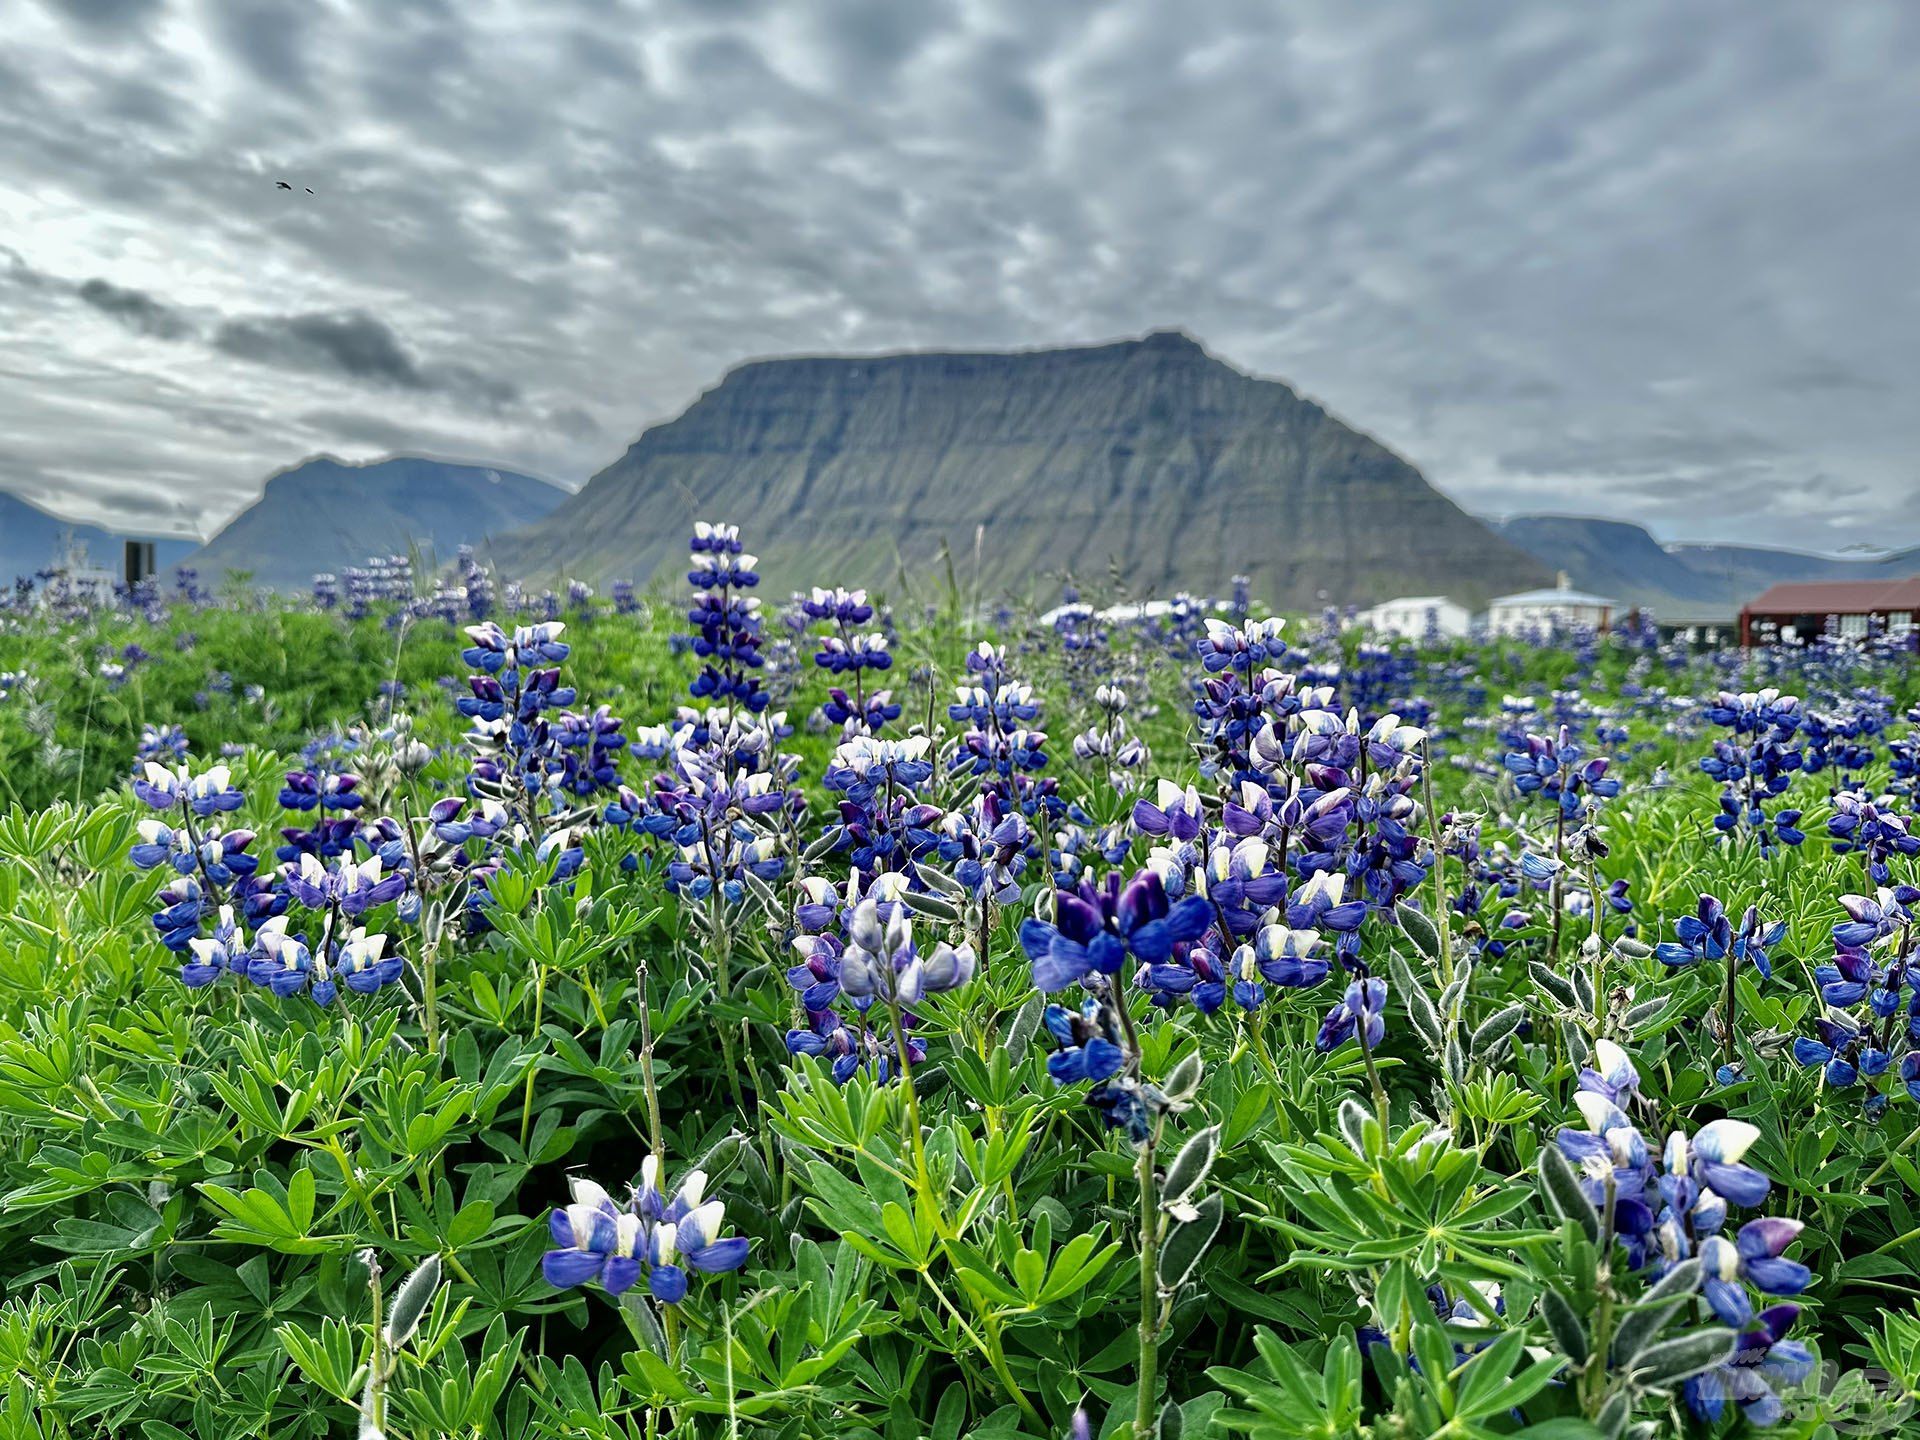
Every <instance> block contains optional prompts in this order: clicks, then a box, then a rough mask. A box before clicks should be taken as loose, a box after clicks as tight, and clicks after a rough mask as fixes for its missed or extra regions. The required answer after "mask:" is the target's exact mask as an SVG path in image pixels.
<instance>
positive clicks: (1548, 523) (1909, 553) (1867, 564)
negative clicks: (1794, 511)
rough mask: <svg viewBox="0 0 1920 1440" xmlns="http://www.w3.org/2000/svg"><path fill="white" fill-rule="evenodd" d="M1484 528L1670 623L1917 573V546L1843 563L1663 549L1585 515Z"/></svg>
mask: <svg viewBox="0 0 1920 1440" xmlns="http://www.w3.org/2000/svg"><path fill="white" fill-rule="evenodd" d="M1487 523H1488V524H1489V525H1490V526H1491V527H1492V528H1493V529H1494V530H1495V531H1497V532H1498V533H1500V534H1501V535H1503V536H1505V537H1506V538H1507V539H1509V540H1511V541H1513V543H1515V544H1516V545H1520V546H1521V547H1522V548H1524V549H1526V550H1527V551H1528V552H1529V553H1531V554H1533V555H1534V556H1535V557H1536V558H1538V559H1539V560H1540V561H1541V563H1543V564H1546V565H1550V566H1552V567H1553V568H1554V569H1556V570H1565V571H1566V572H1567V574H1568V576H1569V577H1570V578H1571V579H1572V581H1573V583H1574V584H1575V585H1577V586H1579V587H1580V588H1581V589H1583V590H1592V591H1595V592H1597V593H1599V594H1602V595H1606V596H1608V597H1610V598H1612V599H1614V600H1618V601H1620V602H1622V603H1623V604H1628V605H1642V606H1647V607H1649V608H1651V609H1653V610H1654V612H1655V613H1656V614H1659V613H1661V612H1662V611H1664V612H1665V613H1667V614H1669V615H1673V616H1682V615H1687V616H1698V617H1700V618H1715V617H1720V618H1725V617H1730V616H1732V615H1734V614H1736V613H1738V611H1739V609H1740V607H1741V606H1742V605H1743V604H1745V603H1746V602H1747V601H1749V600H1751V599H1752V598H1753V597H1754V596H1756V595H1758V594H1759V593H1760V592H1761V591H1763V590H1765V589H1766V588H1767V587H1768V586H1770V585H1773V584H1776V583H1779V582H1781V581H1796V580H1878V579H1899V578H1903V577H1905V576H1907V575H1912V574H1916V573H1920V546H1914V547H1910V548H1908V549H1904V550H1897V551H1890V552H1888V553H1886V554H1882V555H1875V556H1872V557H1861V558H1849V557H1844V556H1831V555H1816V554H1811V553H1808V552H1806V551H1800V550H1790V549H1786V548H1784V547H1774V546H1763V545H1731V544H1714V543H1693V542H1689V543H1685V544H1676V545H1662V544H1661V543H1660V542H1659V541H1657V540H1655V539H1654V538H1653V536H1652V535H1651V534H1650V533H1649V532H1648V531H1647V530H1646V528H1645V527H1644V526H1640V525H1635V524H1633V523H1632V522H1631V521H1626V520H1605V519H1601V518H1599V517H1596V516H1586V515H1515V516H1508V517H1505V518H1503V519H1498V520H1488V522H1487Z"/></svg>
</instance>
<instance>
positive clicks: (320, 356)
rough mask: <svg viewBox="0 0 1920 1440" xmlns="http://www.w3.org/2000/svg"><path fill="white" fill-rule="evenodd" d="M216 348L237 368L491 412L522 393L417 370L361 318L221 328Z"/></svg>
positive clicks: (474, 374)
mask: <svg viewBox="0 0 1920 1440" xmlns="http://www.w3.org/2000/svg"><path fill="white" fill-rule="evenodd" d="M213 345H214V348H215V349H217V350H222V351H224V352H226V353H227V354H229V355H233V356H236V357H238V358H239V359H242V360H250V361H253V362H254V363H256V364H260V365H276V366H281V367H284V368H286V369H289V370H313V371H321V372H326V373H331V374H335V375H340V376H344V377H345V378H347V379H350V380H358V381H365V382H367V383H369V384H374V385H386V386H391V387H393V388H395V389H399V390H431V391H438V392H441V393H443V394H447V395H451V396H454V397H456V398H459V399H462V400H466V401H469V402H472V403H475V404H479V405H482V406H486V407H488V408H492V409H500V408H503V407H505V406H509V405H514V404H517V403H518V402H519V400H520V388H519V386H517V385H514V384H512V383H511V382H509V381H505V380H501V379H499V378H497V377H495V376H491V375H488V374H485V373H484V372H482V371H480V370H477V369H475V368H474V367H473V366H471V365H465V364H460V363H457V362H455V363H447V364H439V365H422V364H420V363H419V362H418V361H416V360H415V359H414V357H413V355H412V353H411V352H410V351H409V350H408V349H407V347H406V345H405V344H404V343H403V342H402V341H401V339H400V337H399V336H398V335H397V334H395V333H394V330H393V327H392V326H390V325H388V324H387V323H386V322H385V321H383V320H380V319H378V318H376V317H375V316H372V315H368V314H366V313H364V312H357V311H356V312H351V313H345V314H328V313H315V314H307V315H261V316H254V317H251V318H245V319H236V320H228V321H225V322H223V323H222V324H221V325H220V327H219V329H218V330H216V331H215V332H214V337H213Z"/></svg>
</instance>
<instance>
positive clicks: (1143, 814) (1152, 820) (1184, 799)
mask: <svg viewBox="0 0 1920 1440" xmlns="http://www.w3.org/2000/svg"><path fill="white" fill-rule="evenodd" d="M1156 795H1157V798H1158V801H1159V803H1158V804H1155V803H1153V801H1150V800H1147V799H1144V798H1142V799H1139V800H1136V801H1134V802H1133V828H1134V829H1136V830H1138V831H1139V832H1140V833H1141V834H1142V835H1155V836H1159V835H1165V836H1169V837H1171V838H1172V839H1174V840H1192V839H1193V838H1195V837H1196V836H1197V835H1199V833H1200V829H1201V826H1202V825H1203V824H1204V823H1205V821H1206V814H1205V811H1204V810H1203V809H1202V808H1201V804H1200V793H1199V791H1197V790H1195V789H1194V788H1193V787H1192V786H1191V785H1189V786H1187V787H1186V788H1185V789H1184V790H1183V789H1181V788H1180V787H1179V786H1178V785H1176V784H1174V783H1173V782H1172V781H1171V780H1166V779H1162V780H1161V781H1159V783H1158V787H1157V791H1156Z"/></svg>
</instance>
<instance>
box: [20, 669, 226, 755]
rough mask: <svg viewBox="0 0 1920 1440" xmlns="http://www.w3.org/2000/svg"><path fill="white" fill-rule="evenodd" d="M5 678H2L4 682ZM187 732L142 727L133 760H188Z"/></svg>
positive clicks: (165, 727) (151, 726)
mask: <svg viewBox="0 0 1920 1440" xmlns="http://www.w3.org/2000/svg"><path fill="white" fill-rule="evenodd" d="M3 679H4V677H0V680H3ZM4 698H6V687H5V685H4V684H0V699H4ZM187 748H188V746H187V732H186V731H184V730H182V729H181V728H180V727H179V726H178V725H143V726H141V727H140V743H139V745H138V746H137V747H136V748H135V749H134V752H133V758H134V759H135V760H136V761H137V762H139V763H140V764H142V765H145V764H147V763H150V762H153V763H159V764H161V765H165V764H167V763H169V762H172V763H175V764H177V763H179V762H180V761H182V760H184V759H186V758H187Z"/></svg>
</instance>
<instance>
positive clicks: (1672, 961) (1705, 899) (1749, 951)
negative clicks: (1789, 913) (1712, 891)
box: [1653, 895, 1787, 978]
mask: <svg viewBox="0 0 1920 1440" xmlns="http://www.w3.org/2000/svg"><path fill="white" fill-rule="evenodd" d="M1786 931H1787V927H1786V925H1785V924H1784V923H1783V922H1780V921H1774V922H1772V923H1769V922H1767V921H1764V920H1762V919H1761V918H1760V911H1759V907H1757V906H1753V905H1749V906H1748V907H1747V910H1746V913H1745V914H1744V915H1743V916H1741V918H1740V928H1739V929H1738V930H1735V929H1734V928H1733V925H1732V923H1731V922H1730V921H1729V920H1728V919H1727V913H1726V909H1725V907H1723V906H1722V905H1721V904H1720V901H1719V900H1718V899H1716V898H1715V897H1714V896H1712V895H1702V896H1701V897H1700V904H1699V906H1698V907H1697V909H1696V910H1695V912H1694V913H1693V914H1692V915H1684V916H1682V917H1681V918H1680V920H1679V922H1678V923H1677V924H1676V925H1675V926H1674V934H1675V938H1674V939H1673V940H1667V941H1662V942H1661V943H1660V944H1658V945H1656V946H1655V947H1654V950H1653V953H1654V956H1655V958H1657V959H1658V960H1659V961H1660V962H1661V964H1663V965H1667V966H1670V967H1673V968H1675V969H1678V968H1681V967H1683V966H1687V965H1694V964H1697V963H1699V962H1700V961H1702V960H1706V961H1718V960H1724V959H1726V958H1727V957H1728V956H1731V957H1732V958H1733V961H1734V963H1736V964H1739V963H1743V962H1744V963H1747V964H1750V965H1752V966H1753V967H1754V968H1755V969H1756V970H1758V971H1759V972H1760V974H1761V976H1762V977H1763V978H1765V977H1771V976H1772V974H1773V962H1772V960H1771V958H1770V955H1769V952H1770V951H1771V949H1772V947H1773V946H1774V945H1776V944H1778V943H1779V941H1780V938H1781V936H1783V935H1785V934H1786Z"/></svg>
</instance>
